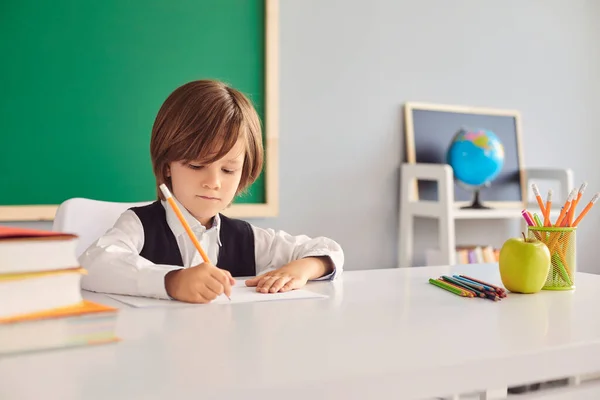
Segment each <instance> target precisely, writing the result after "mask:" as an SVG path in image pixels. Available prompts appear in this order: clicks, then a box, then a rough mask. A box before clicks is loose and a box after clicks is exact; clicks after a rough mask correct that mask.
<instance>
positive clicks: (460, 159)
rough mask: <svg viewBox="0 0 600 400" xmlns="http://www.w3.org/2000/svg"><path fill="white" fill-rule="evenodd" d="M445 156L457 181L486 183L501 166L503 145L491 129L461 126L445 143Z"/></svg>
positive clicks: (479, 184)
mask: <svg viewBox="0 0 600 400" xmlns="http://www.w3.org/2000/svg"><path fill="white" fill-rule="evenodd" d="M446 160H447V161H446V162H447V163H448V164H449V165H450V166H451V167H452V169H453V170H454V177H455V178H456V179H457V180H458V181H459V182H460V183H462V184H463V185H466V186H470V187H475V188H477V187H481V186H484V185H488V184H490V183H491V182H492V181H493V180H494V179H496V177H497V176H498V174H499V173H500V171H501V170H502V167H503V166H504V147H503V146H502V143H501V142H500V140H499V139H498V137H497V136H496V135H495V134H494V133H493V132H492V131H489V130H485V129H481V130H467V129H461V130H459V131H458V132H457V133H456V134H455V135H454V138H453V139H452V142H451V143H450V146H449V147H448V152H447V154H446Z"/></svg>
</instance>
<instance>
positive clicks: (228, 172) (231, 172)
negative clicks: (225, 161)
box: [223, 168, 235, 174]
mask: <svg viewBox="0 0 600 400" xmlns="http://www.w3.org/2000/svg"><path fill="white" fill-rule="evenodd" d="M223 172H225V173H226V174H233V173H234V172H235V171H234V170H232V169H225V168H223Z"/></svg>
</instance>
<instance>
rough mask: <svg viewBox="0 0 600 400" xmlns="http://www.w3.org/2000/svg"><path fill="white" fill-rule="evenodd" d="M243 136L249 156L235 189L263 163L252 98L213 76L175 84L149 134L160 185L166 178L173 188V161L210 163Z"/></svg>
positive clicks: (249, 179) (245, 183)
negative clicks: (169, 172) (150, 134)
mask: <svg viewBox="0 0 600 400" xmlns="http://www.w3.org/2000/svg"><path fill="white" fill-rule="evenodd" d="M240 137H244V138H245V141H246V157H245V159H244V166H243V168H242V177H241V180H240V185H239V187H238V190H237V193H236V194H239V193H240V192H243V191H244V190H246V189H247V188H248V186H250V185H251V184H252V183H253V182H254V181H255V180H256V178H258V176H259V174H260V172H261V170H262V166H263V154H264V150H263V142H262V131H261V124H260V119H259V117H258V114H257V113H256V110H255V109H254V107H253V106H252V103H251V102H250V100H249V99H248V98H247V97H246V96H244V95H243V94H242V93H241V92H239V91H238V90H236V89H233V88H231V87H229V86H227V85H226V84H224V83H222V82H219V81H215V80H197V81H192V82H189V83H186V84H184V85H182V86H180V87H178V88H177V89H175V90H174V91H173V92H172V93H171V94H170V95H169V97H167V99H166V100H165V102H164V103H163V105H162V106H161V108H160V110H159V111H158V114H157V115H156V119H155V121H154V126H153V127H152V137H151V139H150V156H151V158H152V167H153V170H154V176H155V177H156V191H157V194H158V196H159V198H161V199H162V198H163V196H162V193H161V191H160V189H159V186H160V185H161V184H163V183H165V184H166V185H167V186H168V187H169V189H170V190H173V188H172V187H171V180H170V179H169V178H168V176H167V175H168V174H167V173H168V166H169V163H171V162H175V161H183V162H189V161H201V162H202V163H203V164H210V163H212V162H214V161H217V160H219V159H220V158H222V157H223V156H224V155H226V154H227V153H228V152H229V150H231V148H232V147H233V146H234V145H235V143H236V142H237V140H238V139H239V138H240Z"/></svg>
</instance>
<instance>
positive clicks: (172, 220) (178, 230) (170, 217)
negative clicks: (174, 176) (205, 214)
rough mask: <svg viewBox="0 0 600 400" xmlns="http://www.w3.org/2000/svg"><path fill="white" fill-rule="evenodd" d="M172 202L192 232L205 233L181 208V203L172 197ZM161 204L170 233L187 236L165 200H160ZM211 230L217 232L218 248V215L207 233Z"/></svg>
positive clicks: (219, 222)
mask: <svg viewBox="0 0 600 400" xmlns="http://www.w3.org/2000/svg"><path fill="white" fill-rule="evenodd" d="M173 200H175V203H176V204H177V207H179V210H181V214H183V218H184V219H185V220H186V222H187V223H188V225H189V226H190V229H191V230H192V232H194V233H204V232H206V231H207V229H206V228H205V227H204V225H202V224H201V223H200V221H198V220H197V219H196V218H195V217H194V216H193V215H192V214H190V212H189V211H188V210H187V209H186V208H185V207H184V206H182V205H181V203H180V202H179V201H177V199H175V197H173ZM161 204H162V206H163V207H164V208H165V212H166V216H167V224H168V225H169V228H171V231H172V232H173V234H174V235H175V237H178V236H181V235H187V232H186V231H185V228H184V227H183V225H181V222H180V221H179V218H177V214H175V211H173V208H172V207H171V206H170V205H169V203H167V201H165V200H161ZM213 229H215V230H216V231H217V243H218V244H219V246H221V218H220V217H219V214H217V215H215V217H214V218H213V223H212V226H211V227H210V229H208V231H210V230H213Z"/></svg>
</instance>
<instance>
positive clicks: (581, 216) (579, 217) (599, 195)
mask: <svg viewBox="0 0 600 400" xmlns="http://www.w3.org/2000/svg"><path fill="white" fill-rule="evenodd" d="M598 197H600V193H596V194H595V195H594V197H592V200H590V202H589V203H588V204H587V206H585V208H584V209H583V210H582V211H581V214H579V216H578V217H577V218H576V219H575V221H573V226H577V225H579V223H580V222H581V220H582V219H583V217H585V215H586V214H587V213H588V212H589V211H590V209H591V208H592V207H593V206H594V204H595V203H596V202H597V201H598Z"/></svg>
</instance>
